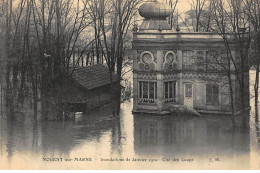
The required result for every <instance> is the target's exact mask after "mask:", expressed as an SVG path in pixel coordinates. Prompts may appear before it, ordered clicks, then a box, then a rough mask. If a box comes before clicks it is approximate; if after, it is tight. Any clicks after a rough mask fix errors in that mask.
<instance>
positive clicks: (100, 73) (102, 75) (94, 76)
mask: <svg viewBox="0 0 260 173" xmlns="http://www.w3.org/2000/svg"><path fill="white" fill-rule="evenodd" d="M72 78H73V79H74V80H75V81H76V82H78V83H79V84H81V85H82V86H83V87H85V88H87V89H93V88H97V87H100V86H104V85H108V84H110V76H109V69H108V68H107V67H106V66H105V65H103V64H96V65H92V66H86V67H78V68H75V69H74V70H72ZM112 80H113V82H116V81H117V80H118V77H117V75H116V74H114V73H112Z"/></svg>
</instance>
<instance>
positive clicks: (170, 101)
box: [164, 98, 176, 103]
mask: <svg viewBox="0 0 260 173" xmlns="http://www.w3.org/2000/svg"><path fill="white" fill-rule="evenodd" d="M175 102H176V98H168V99H164V103H175Z"/></svg>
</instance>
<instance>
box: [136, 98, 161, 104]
mask: <svg viewBox="0 0 260 173" xmlns="http://www.w3.org/2000/svg"><path fill="white" fill-rule="evenodd" d="M138 103H150V104H156V103H157V101H156V99H148V98H140V99H139V100H138Z"/></svg>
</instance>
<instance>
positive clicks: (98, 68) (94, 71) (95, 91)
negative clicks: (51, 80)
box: [51, 64, 119, 112]
mask: <svg viewBox="0 0 260 173" xmlns="http://www.w3.org/2000/svg"><path fill="white" fill-rule="evenodd" d="M70 72H71V75H63V76H62V77H60V78H59V79H57V80H55V83H56V85H54V86H55V87H54V88H53V90H52V92H51V93H52V97H53V98H55V100H56V103H61V106H62V107H64V108H65V109H66V110H67V111H69V112H88V111H90V110H92V109H95V108H97V107H100V106H101V105H105V104H108V103H110V102H111V99H113V95H112V94H111V93H112V92H111V89H112V88H111V81H110V80H111V79H110V74H109V69H108V68H107V67H106V66H105V65H103V64H96V65H92V66H86V67H78V68H72V69H70ZM118 80H119V78H118V77H117V75H116V74H114V73H112V82H113V83H116V82H117V81H118ZM113 90H114V91H115V90H116V88H113Z"/></svg>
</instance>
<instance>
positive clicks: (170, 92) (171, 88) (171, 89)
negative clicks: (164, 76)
mask: <svg viewBox="0 0 260 173" xmlns="http://www.w3.org/2000/svg"><path fill="white" fill-rule="evenodd" d="M172 85H173V82H169V98H173V86H172Z"/></svg>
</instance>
